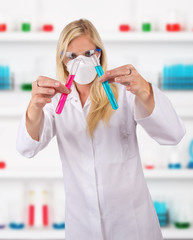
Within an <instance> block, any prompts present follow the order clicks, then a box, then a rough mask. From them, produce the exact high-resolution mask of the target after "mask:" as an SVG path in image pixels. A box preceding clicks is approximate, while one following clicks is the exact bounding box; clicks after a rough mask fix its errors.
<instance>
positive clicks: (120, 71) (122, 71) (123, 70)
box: [99, 64, 133, 82]
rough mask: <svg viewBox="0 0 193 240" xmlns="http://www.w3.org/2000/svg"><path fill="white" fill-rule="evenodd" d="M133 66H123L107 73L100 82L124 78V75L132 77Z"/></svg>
mask: <svg viewBox="0 0 193 240" xmlns="http://www.w3.org/2000/svg"><path fill="white" fill-rule="evenodd" d="M132 69H133V66H132V65H130V64H129V65H125V66H121V67H118V68H114V69H112V70H109V71H106V72H105V73H104V74H103V75H102V76H101V77H100V78H99V81H100V82H104V81H107V80H108V79H109V78H110V79H111V78H115V77H118V76H122V75H130V74H131V72H132Z"/></svg>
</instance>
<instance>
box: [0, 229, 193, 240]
mask: <svg viewBox="0 0 193 240" xmlns="http://www.w3.org/2000/svg"><path fill="white" fill-rule="evenodd" d="M161 230H162V234H163V237H164V239H165V240H166V239H168V240H169V239H176V240H177V239H189V240H190V239H193V229H192V228H190V229H176V228H174V227H166V228H162V229H161ZM0 239H21V240H23V239H26V240H27V239H34V240H35V239H48V240H49V239H50V240H51V239H53V240H56V239H63V240H64V239H65V230H53V229H40V230H37V229H24V230H10V229H2V230H0Z"/></svg>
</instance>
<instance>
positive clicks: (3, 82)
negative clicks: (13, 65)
mask: <svg viewBox="0 0 193 240" xmlns="http://www.w3.org/2000/svg"><path fill="white" fill-rule="evenodd" d="M11 88H12V83H11V73H10V67H9V65H8V64H7V63H2V64H0V90H10V89H11Z"/></svg>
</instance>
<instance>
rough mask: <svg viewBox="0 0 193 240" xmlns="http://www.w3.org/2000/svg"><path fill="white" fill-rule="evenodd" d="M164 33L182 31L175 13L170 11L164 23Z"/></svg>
mask: <svg viewBox="0 0 193 240" xmlns="http://www.w3.org/2000/svg"><path fill="white" fill-rule="evenodd" d="M165 28H166V31H167V32H180V31H182V24H181V23H180V21H179V17H178V16H177V12H176V11H171V12H170V13H169V16H168V20H167V23H166V26H165Z"/></svg>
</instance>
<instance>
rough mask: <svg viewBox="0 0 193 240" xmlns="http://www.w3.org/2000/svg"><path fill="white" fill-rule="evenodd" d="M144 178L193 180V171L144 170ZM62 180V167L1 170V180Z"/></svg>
mask: <svg viewBox="0 0 193 240" xmlns="http://www.w3.org/2000/svg"><path fill="white" fill-rule="evenodd" d="M143 171H144V176H145V178H146V179H147V180H148V179H149V180H151V179H152V180H156V179H158V180H159V179H162V180H164V179H166V180H168V179H175V180H178V179H181V180H183V179H184V180H186V179H187V180H192V179H193V170H189V169H180V170H170V169H153V170H147V169H144V170H143ZM30 178H34V179H43V178H45V179H62V178H63V174H62V168H61V167H53V166H50V167H47V168H46V169H45V167H42V169H41V167H39V166H37V167H35V166H33V167H28V168H27V167H26V168H24V167H23V169H22V168H21V167H19V168H15V169H13V168H12V169H1V170H0V179H30Z"/></svg>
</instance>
